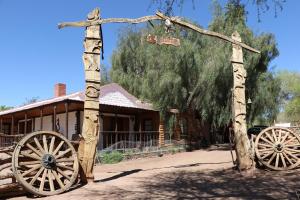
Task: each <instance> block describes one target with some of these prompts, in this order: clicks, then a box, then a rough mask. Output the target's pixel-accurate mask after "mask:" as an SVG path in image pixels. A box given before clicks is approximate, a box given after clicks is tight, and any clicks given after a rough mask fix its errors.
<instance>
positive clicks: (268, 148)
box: [255, 127, 300, 170]
mask: <svg viewBox="0 0 300 200" xmlns="http://www.w3.org/2000/svg"><path fill="white" fill-rule="evenodd" d="M255 153H256V156H257V158H258V160H259V161H260V162H261V163H262V164H264V165H265V166H266V167H268V168H271V169H274V170H288V169H293V168H295V167H297V166H298V165H299V164H300V137H299V136H298V135H297V134H295V133H294V132H293V131H291V130H289V129H287V128H280V127H270V128H267V129H265V130H263V131H262V132H260V133H259V135H258V136H257V138H256V140H255Z"/></svg>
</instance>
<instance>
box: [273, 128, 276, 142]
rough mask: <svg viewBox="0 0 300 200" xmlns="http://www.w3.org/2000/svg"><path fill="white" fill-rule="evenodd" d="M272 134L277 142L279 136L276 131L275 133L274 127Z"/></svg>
mask: <svg viewBox="0 0 300 200" xmlns="http://www.w3.org/2000/svg"><path fill="white" fill-rule="evenodd" d="M272 135H273V138H274V142H277V137H276V133H275V130H274V129H272Z"/></svg>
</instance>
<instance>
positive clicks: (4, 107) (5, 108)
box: [0, 105, 13, 111]
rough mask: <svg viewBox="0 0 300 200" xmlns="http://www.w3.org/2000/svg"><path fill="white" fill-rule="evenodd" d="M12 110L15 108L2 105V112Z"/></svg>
mask: <svg viewBox="0 0 300 200" xmlns="http://www.w3.org/2000/svg"><path fill="white" fill-rule="evenodd" d="M11 108H13V107H10V106H5V105H0V111H4V110H9V109H11Z"/></svg>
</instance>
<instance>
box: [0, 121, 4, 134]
mask: <svg viewBox="0 0 300 200" xmlns="http://www.w3.org/2000/svg"><path fill="white" fill-rule="evenodd" d="M0 133H3V119H2V118H1V119H0Z"/></svg>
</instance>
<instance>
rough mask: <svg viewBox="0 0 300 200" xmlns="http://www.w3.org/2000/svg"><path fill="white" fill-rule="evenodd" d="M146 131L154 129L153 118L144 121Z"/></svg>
mask: <svg viewBox="0 0 300 200" xmlns="http://www.w3.org/2000/svg"><path fill="white" fill-rule="evenodd" d="M144 131H153V123H152V120H151V119H146V120H145V121H144Z"/></svg>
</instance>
